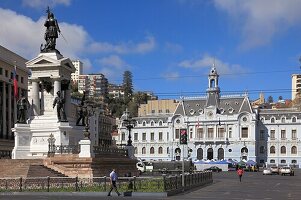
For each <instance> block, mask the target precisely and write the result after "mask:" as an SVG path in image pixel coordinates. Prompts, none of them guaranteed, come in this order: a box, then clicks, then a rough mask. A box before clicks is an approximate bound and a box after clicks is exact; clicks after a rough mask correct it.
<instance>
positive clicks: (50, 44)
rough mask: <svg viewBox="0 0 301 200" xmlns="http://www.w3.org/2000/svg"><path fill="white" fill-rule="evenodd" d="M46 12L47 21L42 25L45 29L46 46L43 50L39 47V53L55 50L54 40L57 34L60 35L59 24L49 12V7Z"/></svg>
mask: <svg viewBox="0 0 301 200" xmlns="http://www.w3.org/2000/svg"><path fill="white" fill-rule="evenodd" d="M46 12H47V19H46V21H45V23H44V26H45V27H46V32H45V35H44V39H45V40H46V44H45V46H44V48H42V47H43V45H41V52H51V51H53V50H56V49H55V45H56V39H57V38H58V34H59V33H61V30H60V28H59V24H58V22H57V20H56V19H55V18H54V14H53V13H52V12H51V11H50V9H49V7H48V9H47V11H46Z"/></svg>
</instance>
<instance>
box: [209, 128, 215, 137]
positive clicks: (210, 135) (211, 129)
mask: <svg viewBox="0 0 301 200" xmlns="http://www.w3.org/2000/svg"><path fill="white" fill-rule="evenodd" d="M213 136H214V132H213V128H208V137H207V138H210V139H212V138H213Z"/></svg>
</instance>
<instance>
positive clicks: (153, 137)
mask: <svg viewBox="0 0 301 200" xmlns="http://www.w3.org/2000/svg"><path fill="white" fill-rule="evenodd" d="M154 140H155V133H151V141H154Z"/></svg>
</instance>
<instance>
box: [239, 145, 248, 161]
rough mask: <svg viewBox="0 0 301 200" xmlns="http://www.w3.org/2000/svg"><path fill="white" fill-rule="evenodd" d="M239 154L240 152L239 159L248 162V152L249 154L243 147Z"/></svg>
mask: <svg viewBox="0 0 301 200" xmlns="http://www.w3.org/2000/svg"><path fill="white" fill-rule="evenodd" d="M240 152H241V159H242V160H248V152H249V150H248V148H247V147H243V148H242V149H241V151H240Z"/></svg>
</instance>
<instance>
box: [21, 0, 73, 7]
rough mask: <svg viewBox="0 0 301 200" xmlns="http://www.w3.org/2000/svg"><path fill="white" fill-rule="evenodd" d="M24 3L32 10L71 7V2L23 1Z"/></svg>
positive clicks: (56, 0)
mask: <svg viewBox="0 0 301 200" xmlns="http://www.w3.org/2000/svg"><path fill="white" fill-rule="evenodd" d="M22 3H23V5H25V6H28V7H31V8H46V7H47V6H50V8H53V7H55V6H56V5H59V4H62V5H65V6H69V5H70V4H71V0H22Z"/></svg>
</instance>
